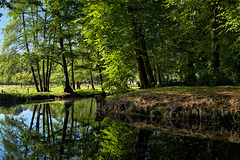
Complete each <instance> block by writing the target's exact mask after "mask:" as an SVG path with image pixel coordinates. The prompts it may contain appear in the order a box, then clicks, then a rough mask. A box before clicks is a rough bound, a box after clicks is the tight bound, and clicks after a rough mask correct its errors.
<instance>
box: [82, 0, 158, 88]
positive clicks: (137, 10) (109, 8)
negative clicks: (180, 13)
mask: <svg viewBox="0 0 240 160" xmlns="http://www.w3.org/2000/svg"><path fill="white" fill-rule="evenodd" d="M155 3H158V4H161V2H149V1H142V2H134V3H129V2H127V1H123V2H114V1H110V0H109V1H98V2H97V3H87V4H85V13H86V14H87V15H86V17H85V18H84V19H83V21H84V22H85V23H84V35H85V38H86V40H87V42H88V43H89V44H91V45H98V51H99V52H100V53H104V54H103V58H105V56H106V57H108V56H109V57H108V58H110V57H111V60H110V59H109V61H115V62H116V63H119V64H123V63H122V62H121V61H116V60H117V59H121V58H123V59H125V57H128V58H127V59H129V60H131V61H132V57H134V58H135V65H136V67H137V70H138V74H139V79H140V82H141V88H148V87H150V84H155V80H154V77H153V73H152V69H151V65H150V61H149V58H148V54H147V48H146V40H145V31H146V30H147V27H146V28H145V26H147V24H148V22H149V18H150V17H149V16H148V13H146V12H145V10H146V11H150V10H151V9H152V8H154V7H156V6H157V5H156V4H155ZM158 7H159V6H158ZM149 8H150V9H149ZM120 37H121V38H120ZM129 53H130V54H129ZM116 57H119V58H116ZM116 63H114V64H116ZM127 63H128V64H129V62H127ZM113 68H114V67H113ZM124 68H126V67H124ZM109 70H110V69H109Z"/></svg>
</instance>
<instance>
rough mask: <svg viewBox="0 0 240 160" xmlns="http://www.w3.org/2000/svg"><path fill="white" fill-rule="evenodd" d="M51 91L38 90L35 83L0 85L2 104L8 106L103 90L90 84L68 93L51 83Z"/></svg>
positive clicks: (81, 95) (88, 94)
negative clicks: (91, 87) (90, 87)
mask: <svg viewBox="0 0 240 160" xmlns="http://www.w3.org/2000/svg"><path fill="white" fill-rule="evenodd" d="M50 88H51V89H50V92H36V89H35V88H34V86H33V85H26V86H24V85H22V86H20V85H1V86H0V105H1V106H8V105H12V104H17V103H23V102H26V101H36V100H50V99H53V100H54V99H56V100H59V99H62V98H70V97H88V96H91V95H95V94H100V93H101V92H102V91H101V89H100V86H96V89H95V90H92V89H89V86H88V85H87V84H86V85H81V89H78V90H75V91H74V93H76V94H74V95H73V94H72V95H69V94H66V93H64V92H63V90H64V89H63V86H57V85H51V87H50Z"/></svg>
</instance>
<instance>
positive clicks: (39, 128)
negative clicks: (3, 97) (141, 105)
mask: <svg viewBox="0 0 240 160" xmlns="http://www.w3.org/2000/svg"><path fill="white" fill-rule="evenodd" d="M0 113H1V114H0V119H1V122H0V134H1V138H0V157H1V158H0V159H83V160H85V159H123V160H125V159H126V160H131V159H136V160H141V159H176V160H184V159H191V160H193V159H199V160H202V159H203V160H204V159H206V160H210V159H223V160H230V159H236V160H238V159H240V145H239V141H240V140H239V138H238V137H239V133H240V132H238V129H236V128H238V127H236V126H235V127H234V126H233V128H232V127H229V126H228V125H227V127H221V126H217V127H213V128H212V127H211V126H216V125H214V124H211V123H207V125H203V124H202V123H201V124H195V123H194V125H193V123H190V124H191V125H187V124H189V123H187V124H185V122H182V121H181V122H176V121H168V122H166V121H165V122H164V124H161V123H163V122H157V123H159V124H161V125H159V127H156V124H154V125H151V124H150V123H148V122H147V123H146V124H144V121H139V120H137V119H132V120H131V121H132V122H131V123H130V122H129V120H128V119H127V121H128V122H126V123H123V122H122V120H117V121H115V120H113V119H112V118H108V117H104V116H101V117H99V115H98V116H96V102H95V100H94V99H83V100H77V101H74V102H73V101H68V102H53V103H45V104H36V105H30V106H16V107H11V108H0ZM125 119H126V118H125ZM134 122H138V123H134ZM181 124H182V125H181ZM234 125H235V124H234ZM135 126H138V127H135ZM139 126H141V127H139ZM151 126H152V127H151ZM184 126H186V128H184ZM196 126H198V127H197V128H194V127H196ZM147 128H148V129H147ZM217 129H219V130H217ZM204 137H208V138H204ZM209 137H210V138H209ZM221 137H222V138H221Z"/></svg>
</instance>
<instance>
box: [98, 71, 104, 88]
mask: <svg viewBox="0 0 240 160" xmlns="http://www.w3.org/2000/svg"><path fill="white" fill-rule="evenodd" d="M98 72H99V78H100V84H101V88H102V92H104V88H103V77H102V69H101V67H99V69H98Z"/></svg>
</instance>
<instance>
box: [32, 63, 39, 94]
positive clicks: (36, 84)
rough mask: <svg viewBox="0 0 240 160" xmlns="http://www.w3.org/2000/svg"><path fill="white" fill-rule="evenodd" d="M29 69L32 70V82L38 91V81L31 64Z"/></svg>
mask: <svg viewBox="0 0 240 160" xmlns="http://www.w3.org/2000/svg"><path fill="white" fill-rule="evenodd" d="M31 71H32V75H33V80H34V84H35V88H36V90H37V92H40V90H39V87H38V82H37V79H36V76H35V73H34V68H33V66H31Z"/></svg>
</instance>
